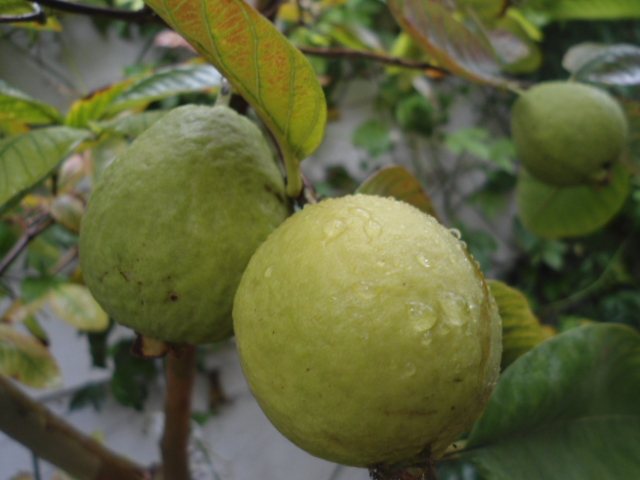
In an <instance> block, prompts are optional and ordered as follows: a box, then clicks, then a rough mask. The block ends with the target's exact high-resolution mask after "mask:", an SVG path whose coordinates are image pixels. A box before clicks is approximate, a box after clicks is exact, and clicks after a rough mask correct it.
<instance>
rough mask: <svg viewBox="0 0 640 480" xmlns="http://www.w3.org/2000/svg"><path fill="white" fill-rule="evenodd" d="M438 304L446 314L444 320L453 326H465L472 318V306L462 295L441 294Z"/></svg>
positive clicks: (452, 293) (453, 293)
mask: <svg viewBox="0 0 640 480" xmlns="http://www.w3.org/2000/svg"><path fill="white" fill-rule="evenodd" d="M438 303H439V304H440V307H441V308H442V312H443V314H444V318H443V320H444V321H445V322H447V323H449V324H451V325H454V326H460V325H463V324H464V323H466V322H467V321H468V320H469V319H470V317H471V315H470V314H471V309H472V308H471V305H469V302H468V301H467V300H466V299H465V298H464V297H463V296H462V295H459V294H457V293H455V292H441V293H440V295H439V297H438Z"/></svg>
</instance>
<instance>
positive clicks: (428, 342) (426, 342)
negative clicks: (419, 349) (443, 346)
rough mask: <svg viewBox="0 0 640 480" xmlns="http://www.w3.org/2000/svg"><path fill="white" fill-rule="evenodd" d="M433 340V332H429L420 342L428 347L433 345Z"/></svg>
mask: <svg viewBox="0 0 640 480" xmlns="http://www.w3.org/2000/svg"><path fill="white" fill-rule="evenodd" d="M431 340H432V338H431V331H427V333H425V334H424V335H423V336H422V339H421V340H420V342H421V343H422V344H423V345H425V346H427V345H431Z"/></svg>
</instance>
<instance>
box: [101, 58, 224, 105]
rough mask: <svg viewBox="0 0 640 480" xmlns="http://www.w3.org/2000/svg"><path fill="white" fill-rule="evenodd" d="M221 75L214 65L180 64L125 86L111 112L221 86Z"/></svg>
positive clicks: (216, 88)
mask: <svg viewBox="0 0 640 480" xmlns="http://www.w3.org/2000/svg"><path fill="white" fill-rule="evenodd" d="M221 83H222V76H221V75H220V73H219V72H218V71H217V70H216V69H215V68H214V67H212V66H211V65H208V64H200V65H199V64H194V65H180V66H177V67H175V66H174V67H171V68H166V69H162V70H158V71H156V72H154V73H153V74H152V75H149V76H145V77H144V78H142V79H140V80H138V81H136V82H135V83H133V84H132V85H131V86H129V87H128V88H127V89H126V90H124V91H123V92H122V93H121V94H120V95H119V96H118V97H117V98H116V99H115V100H114V102H113V103H112V104H111V105H110V107H109V114H110V115H112V114H114V113H117V112H120V111H122V110H128V109H131V108H136V107H144V106H146V105H148V104H149V103H151V102H154V101H156V100H161V99H163V98H168V97H172V96H175V95H181V94H184V93H191V92H201V91H204V90H218V89H219V88H220V85H221Z"/></svg>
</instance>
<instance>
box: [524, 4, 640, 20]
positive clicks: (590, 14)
mask: <svg viewBox="0 0 640 480" xmlns="http://www.w3.org/2000/svg"><path fill="white" fill-rule="evenodd" d="M525 7H527V8H529V9H531V10H534V11H535V12H536V13H542V14H544V15H545V16H546V17H547V18H549V19H550V20H617V19H623V18H640V3H639V2H636V1H634V0H527V1H526V2H525Z"/></svg>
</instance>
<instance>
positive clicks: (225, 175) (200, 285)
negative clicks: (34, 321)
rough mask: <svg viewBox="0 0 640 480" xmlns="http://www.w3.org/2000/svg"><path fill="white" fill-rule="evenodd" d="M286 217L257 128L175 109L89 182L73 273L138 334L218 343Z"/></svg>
mask: <svg viewBox="0 0 640 480" xmlns="http://www.w3.org/2000/svg"><path fill="white" fill-rule="evenodd" d="M289 215H290V205H289V202H288V201H287V199H286V196H285V186H284V180H283V177H282V174H281V172H280V170H279V168H278V166H277V165H276V163H275V161H274V158H273V155H272V153H271V151H270V149H269V146H268V144H267V143H266V141H265V139H264V138H263V136H262V133H261V132H260V130H259V129H258V127H257V126H255V125H254V124H253V123H252V122H251V121H250V120H249V119H247V118H246V117H243V116H241V115H238V114H237V113H236V112H234V111H233V110H231V109H229V108H227V107H223V106H216V107H205V106H193V105H189V106H183V107H179V108H176V109H174V110H172V111H171V112H169V113H168V114H166V115H165V116H164V117H162V118H161V119H160V120H158V121H157V122H156V123H154V124H153V125H152V126H151V127H150V128H149V129H148V130H146V131H145V132H143V133H142V134H141V135H140V136H139V137H138V138H137V139H136V140H135V141H134V142H133V143H132V144H131V145H130V146H129V147H128V148H127V150H125V152H124V153H123V154H122V155H121V156H120V157H119V158H118V159H116V160H115V161H114V163H113V164H112V165H110V166H109V167H108V168H107V170H106V171H105V173H104V174H103V176H102V177H101V178H100V180H99V181H98V183H97V184H96V186H95V189H94V190H93V192H92V193H91V196H90V198H89V202H88V205H87V209H86V212H85V214H84V218H83V220H82V226H81V232H80V260H81V266H82V271H83V274H84V278H85V281H86V284H87V286H88V287H89V289H90V290H91V292H92V294H93V295H94V297H95V298H96V300H97V301H98V302H99V303H100V305H101V306H102V307H103V308H104V310H105V311H106V312H107V313H108V314H109V315H110V316H111V317H113V318H114V320H115V321H117V322H118V323H121V324H123V325H126V326H129V327H131V328H133V329H134V330H136V331H137V332H138V333H140V334H143V335H146V336H149V337H152V338H155V339H160V340H164V341H167V342H175V343H189V344H200V343H208V342H213V341H219V340H223V339H225V338H228V337H230V336H231V335H232V332H233V322H232V319H231V310H232V305H233V297H234V294H235V291H236V288H237V285H238V283H239V281H240V277H241V275H242V272H243V271H244V268H245V267H246V265H247V263H248V261H249V259H250V257H251V255H252V254H253V252H254V251H255V249H256V248H257V247H258V245H260V243H262V242H263V241H264V240H265V238H266V237H267V236H268V234H269V233H270V232H271V231H272V230H273V229H275V228H276V227H277V226H278V225H279V224H280V223H281V222H282V221H284V220H285V218H286V217H287V216H289Z"/></svg>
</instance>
